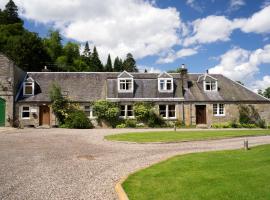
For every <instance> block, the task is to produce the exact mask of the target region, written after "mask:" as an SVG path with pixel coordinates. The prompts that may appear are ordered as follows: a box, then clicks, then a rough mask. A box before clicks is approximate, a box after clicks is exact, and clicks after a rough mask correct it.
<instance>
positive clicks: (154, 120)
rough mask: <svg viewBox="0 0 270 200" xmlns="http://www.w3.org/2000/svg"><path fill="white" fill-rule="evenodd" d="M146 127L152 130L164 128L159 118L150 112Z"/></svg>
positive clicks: (163, 123) (162, 120) (161, 119)
mask: <svg viewBox="0 0 270 200" xmlns="http://www.w3.org/2000/svg"><path fill="white" fill-rule="evenodd" d="M147 125H148V126H149V127H152V128H155V127H156V128H158V127H164V125H165V121H164V119H163V118H162V117H161V116H159V115H157V114H156V113H155V112H154V111H150V112H149V118H148V121H147Z"/></svg>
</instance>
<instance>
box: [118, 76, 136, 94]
mask: <svg viewBox="0 0 270 200" xmlns="http://www.w3.org/2000/svg"><path fill="white" fill-rule="evenodd" d="M121 81H125V84H126V81H131V87H130V89H128V90H126V89H121V87H120V84H121ZM133 86H134V83H133V78H118V92H123V93H129V92H133Z"/></svg>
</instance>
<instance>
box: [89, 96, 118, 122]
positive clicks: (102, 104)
mask: <svg viewBox="0 0 270 200" xmlns="http://www.w3.org/2000/svg"><path fill="white" fill-rule="evenodd" d="M93 110H94V112H95V114H96V116H97V118H98V120H99V121H105V122H107V123H108V124H109V125H110V126H112V127H116V125H117V124H119V114H120V109H119V106H118V104H116V103H113V102H109V101H105V100H99V101H96V102H94V103H93Z"/></svg>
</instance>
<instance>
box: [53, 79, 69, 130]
mask: <svg viewBox="0 0 270 200" xmlns="http://www.w3.org/2000/svg"><path fill="white" fill-rule="evenodd" d="M50 99H51V101H52V110H53V112H54V114H55V116H56V118H57V120H58V122H59V125H62V124H64V123H65V119H66V118H67V112H66V108H67V106H68V100H67V99H66V98H64V97H63V95H62V93H61V88H60V87H59V86H58V85H57V84H55V83H54V84H52V86H51V89H50Z"/></svg>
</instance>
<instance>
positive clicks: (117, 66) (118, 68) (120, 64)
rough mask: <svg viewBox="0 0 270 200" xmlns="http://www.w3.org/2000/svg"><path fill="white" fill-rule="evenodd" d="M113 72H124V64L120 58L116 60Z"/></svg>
mask: <svg viewBox="0 0 270 200" xmlns="http://www.w3.org/2000/svg"><path fill="white" fill-rule="evenodd" d="M113 71H115V72H122V71H124V69H123V62H122V60H121V59H120V58H118V56H117V57H116V58H115V59H114V64H113Z"/></svg>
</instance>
